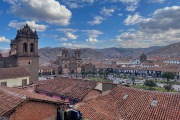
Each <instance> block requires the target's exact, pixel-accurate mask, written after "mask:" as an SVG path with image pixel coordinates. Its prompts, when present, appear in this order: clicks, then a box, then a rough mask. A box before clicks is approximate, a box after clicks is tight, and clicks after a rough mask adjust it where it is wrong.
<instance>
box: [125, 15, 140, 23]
mask: <svg viewBox="0 0 180 120" xmlns="http://www.w3.org/2000/svg"><path fill="white" fill-rule="evenodd" d="M142 19H143V18H142V16H140V15H139V13H135V14H134V15H128V17H127V18H126V19H125V20H124V23H125V24H126V25H135V24H138V23H140V22H141V21H142Z"/></svg>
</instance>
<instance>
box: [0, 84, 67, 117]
mask: <svg viewBox="0 0 180 120" xmlns="http://www.w3.org/2000/svg"><path fill="white" fill-rule="evenodd" d="M64 104H65V103H64V102H63V101H58V100H55V99H52V98H50V97H47V96H42V95H39V94H37V93H32V92H28V91H25V90H21V89H17V88H9V87H4V86H0V119H1V118H2V119H1V120H6V119H7V120H55V119H56V116H57V108H58V107H59V106H61V105H64Z"/></svg>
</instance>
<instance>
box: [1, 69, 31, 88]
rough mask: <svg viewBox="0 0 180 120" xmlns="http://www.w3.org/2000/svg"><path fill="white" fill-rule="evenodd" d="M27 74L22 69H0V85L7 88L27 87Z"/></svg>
mask: <svg viewBox="0 0 180 120" xmlns="http://www.w3.org/2000/svg"><path fill="white" fill-rule="evenodd" d="M29 77H30V74H29V72H27V71H26V69H24V68H20V67H12V68H0V85H1V86H8V87H16V86H26V85H29Z"/></svg>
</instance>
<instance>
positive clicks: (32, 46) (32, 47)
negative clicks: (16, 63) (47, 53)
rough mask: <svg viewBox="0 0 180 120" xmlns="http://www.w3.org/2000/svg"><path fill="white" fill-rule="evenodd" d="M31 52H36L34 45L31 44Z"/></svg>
mask: <svg viewBox="0 0 180 120" xmlns="http://www.w3.org/2000/svg"><path fill="white" fill-rule="evenodd" d="M30 52H34V44H33V43H31V44H30Z"/></svg>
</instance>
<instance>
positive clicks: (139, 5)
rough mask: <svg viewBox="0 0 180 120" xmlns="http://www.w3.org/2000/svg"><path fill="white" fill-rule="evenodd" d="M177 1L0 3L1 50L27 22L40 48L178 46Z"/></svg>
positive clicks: (40, 0) (6, 0) (179, 14)
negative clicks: (33, 31)
mask: <svg viewBox="0 0 180 120" xmlns="http://www.w3.org/2000/svg"><path fill="white" fill-rule="evenodd" d="M179 21H180V1H179V0H1V1H0V26H1V27H0V49H7V48H9V44H10V40H11V39H14V38H15V36H16V32H17V29H20V28H22V27H23V26H24V25H25V24H26V23H27V24H28V25H29V26H30V27H31V28H32V29H33V30H34V29H36V30H37V31H38V35H39V48H42V47H68V48H86V47H89V48H108V47H123V48H139V47H141V48H145V47H150V46H162V45H168V44H171V43H176V42H180V22H179Z"/></svg>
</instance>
